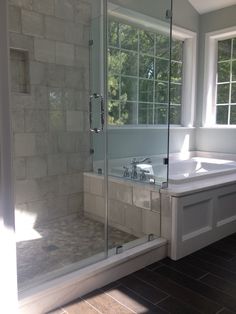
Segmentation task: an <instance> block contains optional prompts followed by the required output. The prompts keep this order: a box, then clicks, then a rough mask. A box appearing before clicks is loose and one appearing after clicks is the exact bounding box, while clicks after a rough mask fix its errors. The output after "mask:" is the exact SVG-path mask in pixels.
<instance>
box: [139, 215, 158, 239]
mask: <svg viewBox="0 0 236 314" xmlns="http://www.w3.org/2000/svg"><path fill="white" fill-rule="evenodd" d="M160 227H161V222H160V213H157V212H153V211H150V210H146V209H143V210H142V228H143V229H142V231H143V233H144V234H151V233H153V234H154V235H156V236H160Z"/></svg>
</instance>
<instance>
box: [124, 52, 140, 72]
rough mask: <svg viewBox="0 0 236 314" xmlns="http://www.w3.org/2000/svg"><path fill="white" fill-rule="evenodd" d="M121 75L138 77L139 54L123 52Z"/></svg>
mask: <svg viewBox="0 0 236 314" xmlns="http://www.w3.org/2000/svg"><path fill="white" fill-rule="evenodd" d="M120 62H121V74H124V75H129V76H137V73H138V66H137V64H138V54H137V53H136V52H130V51H121V53H120Z"/></svg>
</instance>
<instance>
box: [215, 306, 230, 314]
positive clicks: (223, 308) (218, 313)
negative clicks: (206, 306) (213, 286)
mask: <svg viewBox="0 0 236 314" xmlns="http://www.w3.org/2000/svg"><path fill="white" fill-rule="evenodd" d="M224 310H228V309H227V308H226V307H222V308H221V309H220V310H219V311H217V312H216V314H220V313H222V312H223V311H224Z"/></svg>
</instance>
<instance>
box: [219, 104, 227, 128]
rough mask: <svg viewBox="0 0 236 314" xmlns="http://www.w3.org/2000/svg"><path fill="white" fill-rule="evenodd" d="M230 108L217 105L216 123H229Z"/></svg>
mask: <svg viewBox="0 0 236 314" xmlns="http://www.w3.org/2000/svg"><path fill="white" fill-rule="evenodd" d="M228 110H229V106H217V107H216V123H217V124H228Z"/></svg>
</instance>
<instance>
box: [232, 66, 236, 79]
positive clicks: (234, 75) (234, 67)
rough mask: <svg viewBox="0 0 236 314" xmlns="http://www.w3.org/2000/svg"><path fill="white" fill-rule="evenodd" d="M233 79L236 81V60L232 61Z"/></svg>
mask: <svg viewBox="0 0 236 314" xmlns="http://www.w3.org/2000/svg"><path fill="white" fill-rule="evenodd" d="M232 81H236V61H233V62H232Z"/></svg>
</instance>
